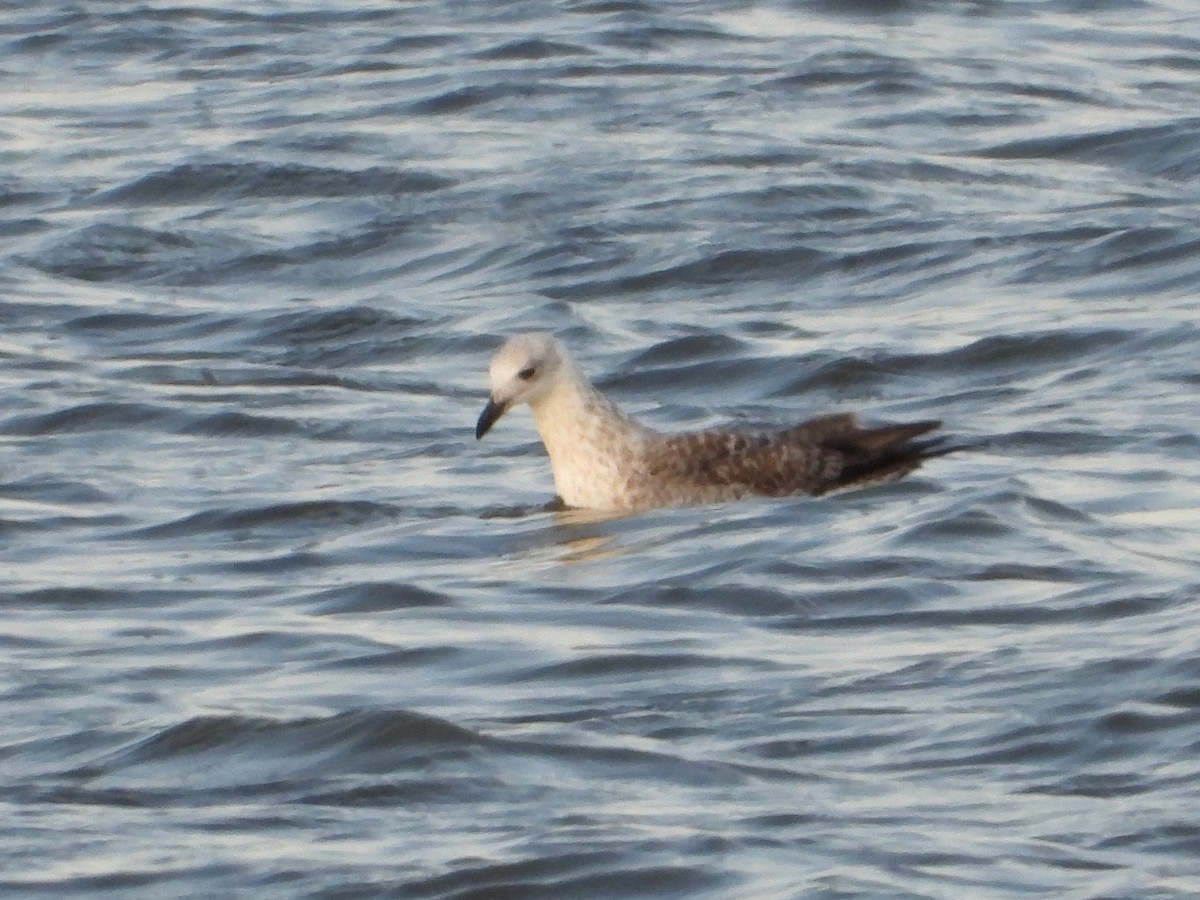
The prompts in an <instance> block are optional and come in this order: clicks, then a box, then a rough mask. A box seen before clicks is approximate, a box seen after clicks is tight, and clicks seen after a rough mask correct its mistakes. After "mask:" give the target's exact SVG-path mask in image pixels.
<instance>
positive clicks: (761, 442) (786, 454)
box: [645, 413, 948, 497]
mask: <svg viewBox="0 0 1200 900" xmlns="http://www.w3.org/2000/svg"><path fill="white" fill-rule="evenodd" d="M940 424H941V423H939V422H932V421H929V422H914V423H911V424H906V425H886V426H883V427H880V428H862V427H860V426H859V424H858V420H857V419H856V417H855V416H854V415H852V414H849V413H842V414H836V415H829V416H821V417H820V418H816V419H810V420H809V421H807V422H803V423H801V424H800V425H797V426H795V427H793V428H789V429H787V430H786V431H780V432H774V433H753V432H740V431H696V432H687V433H684V434H674V435H665V436H663V437H662V438H660V439H659V440H658V441H656V443H655V445H654V446H653V447H652V448H650V452H649V453H647V454H646V457H645V464H646V466H647V472H646V475H648V476H649V477H650V478H652V479H657V480H659V481H661V482H663V483H676V484H687V485H694V486H695V487H697V488H721V487H728V488H736V489H737V490H739V491H740V492H744V493H747V494H759V495H763V496H768V497H779V496H786V495H788V494H799V493H805V494H824V493H826V492H827V491H831V490H837V489H839V488H845V487H852V486H858V485H865V484H873V483H877V482H883V481H893V480H895V479H897V478H899V477H901V476H903V475H905V474H907V473H908V472H911V471H912V470H913V469H915V468H917V467H918V466H919V465H920V464H921V462H922V461H924V460H925V459H927V458H929V457H930V456H936V455H938V454H940V453H944V452H948V451H947V450H945V449H941V448H940V447H939V442H937V441H936V440H935V441H925V442H919V441H918V442H914V441H913V440H912V439H913V438H914V437H917V436H918V435H922V434H925V433H926V432H929V431H932V430H934V429H935V428H937V427H939V425H940Z"/></svg>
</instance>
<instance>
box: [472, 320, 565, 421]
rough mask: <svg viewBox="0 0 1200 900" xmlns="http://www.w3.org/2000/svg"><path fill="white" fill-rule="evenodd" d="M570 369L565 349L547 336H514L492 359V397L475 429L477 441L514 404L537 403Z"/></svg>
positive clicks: (536, 334)
mask: <svg viewBox="0 0 1200 900" xmlns="http://www.w3.org/2000/svg"><path fill="white" fill-rule="evenodd" d="M570 367H571V361H570V357H569V356H568V355H567V351H566V348H565V347H563V345H562V344H560V343H559V342H558V341H557V340H556V339H555V338H554V336H553V335H550V334H542V333H535V334H518V335H516V336H515V337H511V338H509V339H508V341H506V342H505V344H504V346H503V347H501V348H500V349H499V350H497V351H496V355H495V356H493V357H492V365H491V367H490V369H489V370H488V371H489V374H490V375H491V378H492V394H491V397H490V398H489V399H488V403H487V406H485V407H484V409H483V413H482V414H481V415H480V416H479V422H478V424H477V425H476V426H475V437H476V439H479V438H481V437H483V436H484V435H485V434H487V432H488V429H489V428H491V427H492V425H494V424H495V423H496V420H497V419H499V418H500V417H501V416H502V415H504V413H506V412H507V411H508V410H509V409H510V408H511V407H513V406H515V405H516V404H518V403H537V402H538V400H540V399H541V398H542V397H544V396H545V395H546V394H547V393H549V391H550V390H551V389H552V388H553V386H554V384H555V382H556V380H557V378H558V377H559V376H560V375H561V374H562V373H563V371H564V370H568V369H570Z"/></svg>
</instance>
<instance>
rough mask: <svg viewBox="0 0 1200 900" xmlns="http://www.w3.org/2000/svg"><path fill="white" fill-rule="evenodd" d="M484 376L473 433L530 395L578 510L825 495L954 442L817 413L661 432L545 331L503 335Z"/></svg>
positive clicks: (912, 428)
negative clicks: (752, 425)
mask: <svg viewBox="0 0 1200 900" xmlns="http://www.w3.org/2000/svg"><path fill="white" fill-rule="evenodd" d="M489 375H490V377H491V385H492V388H491V395H490V397H489V398H488V402H487V405H486V406H485V407H484V409H483V413H482V414H481V415H480V416H479V421H478V423H477V424H476V426H475V438H476V439H477V440H478V439H480V438H482V437H483V436H484V435H485V434H487V432H488V431H489V430H490V429H491V427H492V426H493V425H494V424H495V423H496V421H497V420H498V419H499V418H500V417H501V416H502V415H504V413H505V412H507V411H508V410H509V409H511V408H512V407H513V406H516V405H518V404H520V403H528V404H529V407H530V409H531V410H532V411H533V421H534V425H535V426H536V427H537V430H538V433H539V434H540V435H541V438H542V444H543V445H544V446H545V448H546V454H547V455H548V456H549V457H550V469H551V472H552V473H553V475H554V487H555V490H556V491H557V492H558V496H559V498H560V499H561V500H562V502H563V503H564V504H566V505H567V506H573V507H580V508H584V509H596V510H612V511H636V510H646V509H654V508H657V507H664V506H680V505H685V504H701V503H723V502H726V501H729V500H737V499H740V498H743V497H786V496H791V495H795V494H808V495H811V496H820V495H822V494H826V493H828V492H830V491H835V490H841V489H843V488H850V487H859V486H862V485H868V484H878V483H882V482H887V481H894V480H896V479H898V478H901V477H903V476H904V475H906V474H908V473H909V472H911V471H913V470H914V469H916V468H917V467H918V466H920V465H921V463H922V462H924V461H925V460H926V459H929V458H930V457H933V456H940V455H942V454H944V453H949V452H950V451H951V450H953V449H955V448H954V447H946V446H945V445H944V444H943V443H942V440H941V439H937V438H934V439H929V440H924V441H914V440H913V439H914V438H916V437H918V436H920V435H923V434H926V433H928V432H930V431H933V430H934V429H936V428H938V427H940V426H941V422H935V421H924V422H912V423H910V424H905V425H884V426H882V427H878V428H864V427H862V426H860V425H859V424H858V419H857V417H856V416H855V415H854V414H853V413H834V414H831V415H824V416H819V417H817V418H815V419H809V420H808V421H805V422H802V423H800V424H799V425H795V426H793V427H791V428H786V429H783V430H782V431H739V430H728V429H710V430H706V431H686V432H679V433H670V434H668V433H663V432H660V431H656V430H654V429H652V428H649V427H647V426H646V425H643V424H642V423H641V422H638V421H637V420H636V419H634V418H632V417H631V416H629V415H627V414H626V413H624V412H622V411H621V410H620V409H619V408H618V407H617V405H616V404H615V403H613V402H612V401H611V400H609V399H608V398H607V397H605V396H604V395H603V394H602V393H600V391H598V390H596V388H594V387H593V386H592V384H591V382H589V381H588V379H587V376H585V375H584V374H583V372H582V370H581V369H580V368H579V366H578V365H576V363H575V361H574V360H573V359H572V358H571V355H570V354H569V353H568V352H567V349H566V348H565V347H564V346H563V345H562V343H561V342H559V341H558V340H557V339H556V338H554V337H553V336H552V335H550V334H540V333H535V334H520V335H516V336H514V337H512V338H510V339H509V340H508V341H507V342H506V343H505V344H504V346H502V347H501V348H500V349H499V350H498V351H497V352H496V355H495V357H493V359H492V363H491V367H490V369H489Z"/></svg>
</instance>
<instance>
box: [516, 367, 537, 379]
mask: <svg viewBox="0 0 1200 900" xmlns="http://www.w3.org/2000/svg"><path fill="white" fill-rule="evenodd" d="M536 374H537V366H527V367H526V368H524V369H522V370H521V371H520V372H518V373H517V377H518V378H520V379H521V380H522V381H528V380H529V379H530V378H532V377H533V376H534V375H536Z"/></svg>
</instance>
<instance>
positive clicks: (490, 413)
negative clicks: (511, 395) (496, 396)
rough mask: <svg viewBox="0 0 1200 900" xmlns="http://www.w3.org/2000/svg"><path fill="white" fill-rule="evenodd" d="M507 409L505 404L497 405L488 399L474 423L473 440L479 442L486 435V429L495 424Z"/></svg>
mask: <svg viewBox="0 0 1200 900" xmlns="http://www.w3.org/2000/svg"><path fill="white" fill-rule="evenodd" d="M507 409H508V404H507V403H497V402H496V401H495V400H493V399H490V398H489V399H488V402H487V406H485V407H484V408H483V412H482V413H480V414H479V421H478V422H476V423H475V440H479V439H480V438H481V437H483V436H484V435H485V434H487V433H488V429H489V428H491V427H492V426H493V425H495V424H496V420H497V419H499V418H500V417H501V416H502V415H504V413H505V411H506V410H507Z"/></svg>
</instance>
